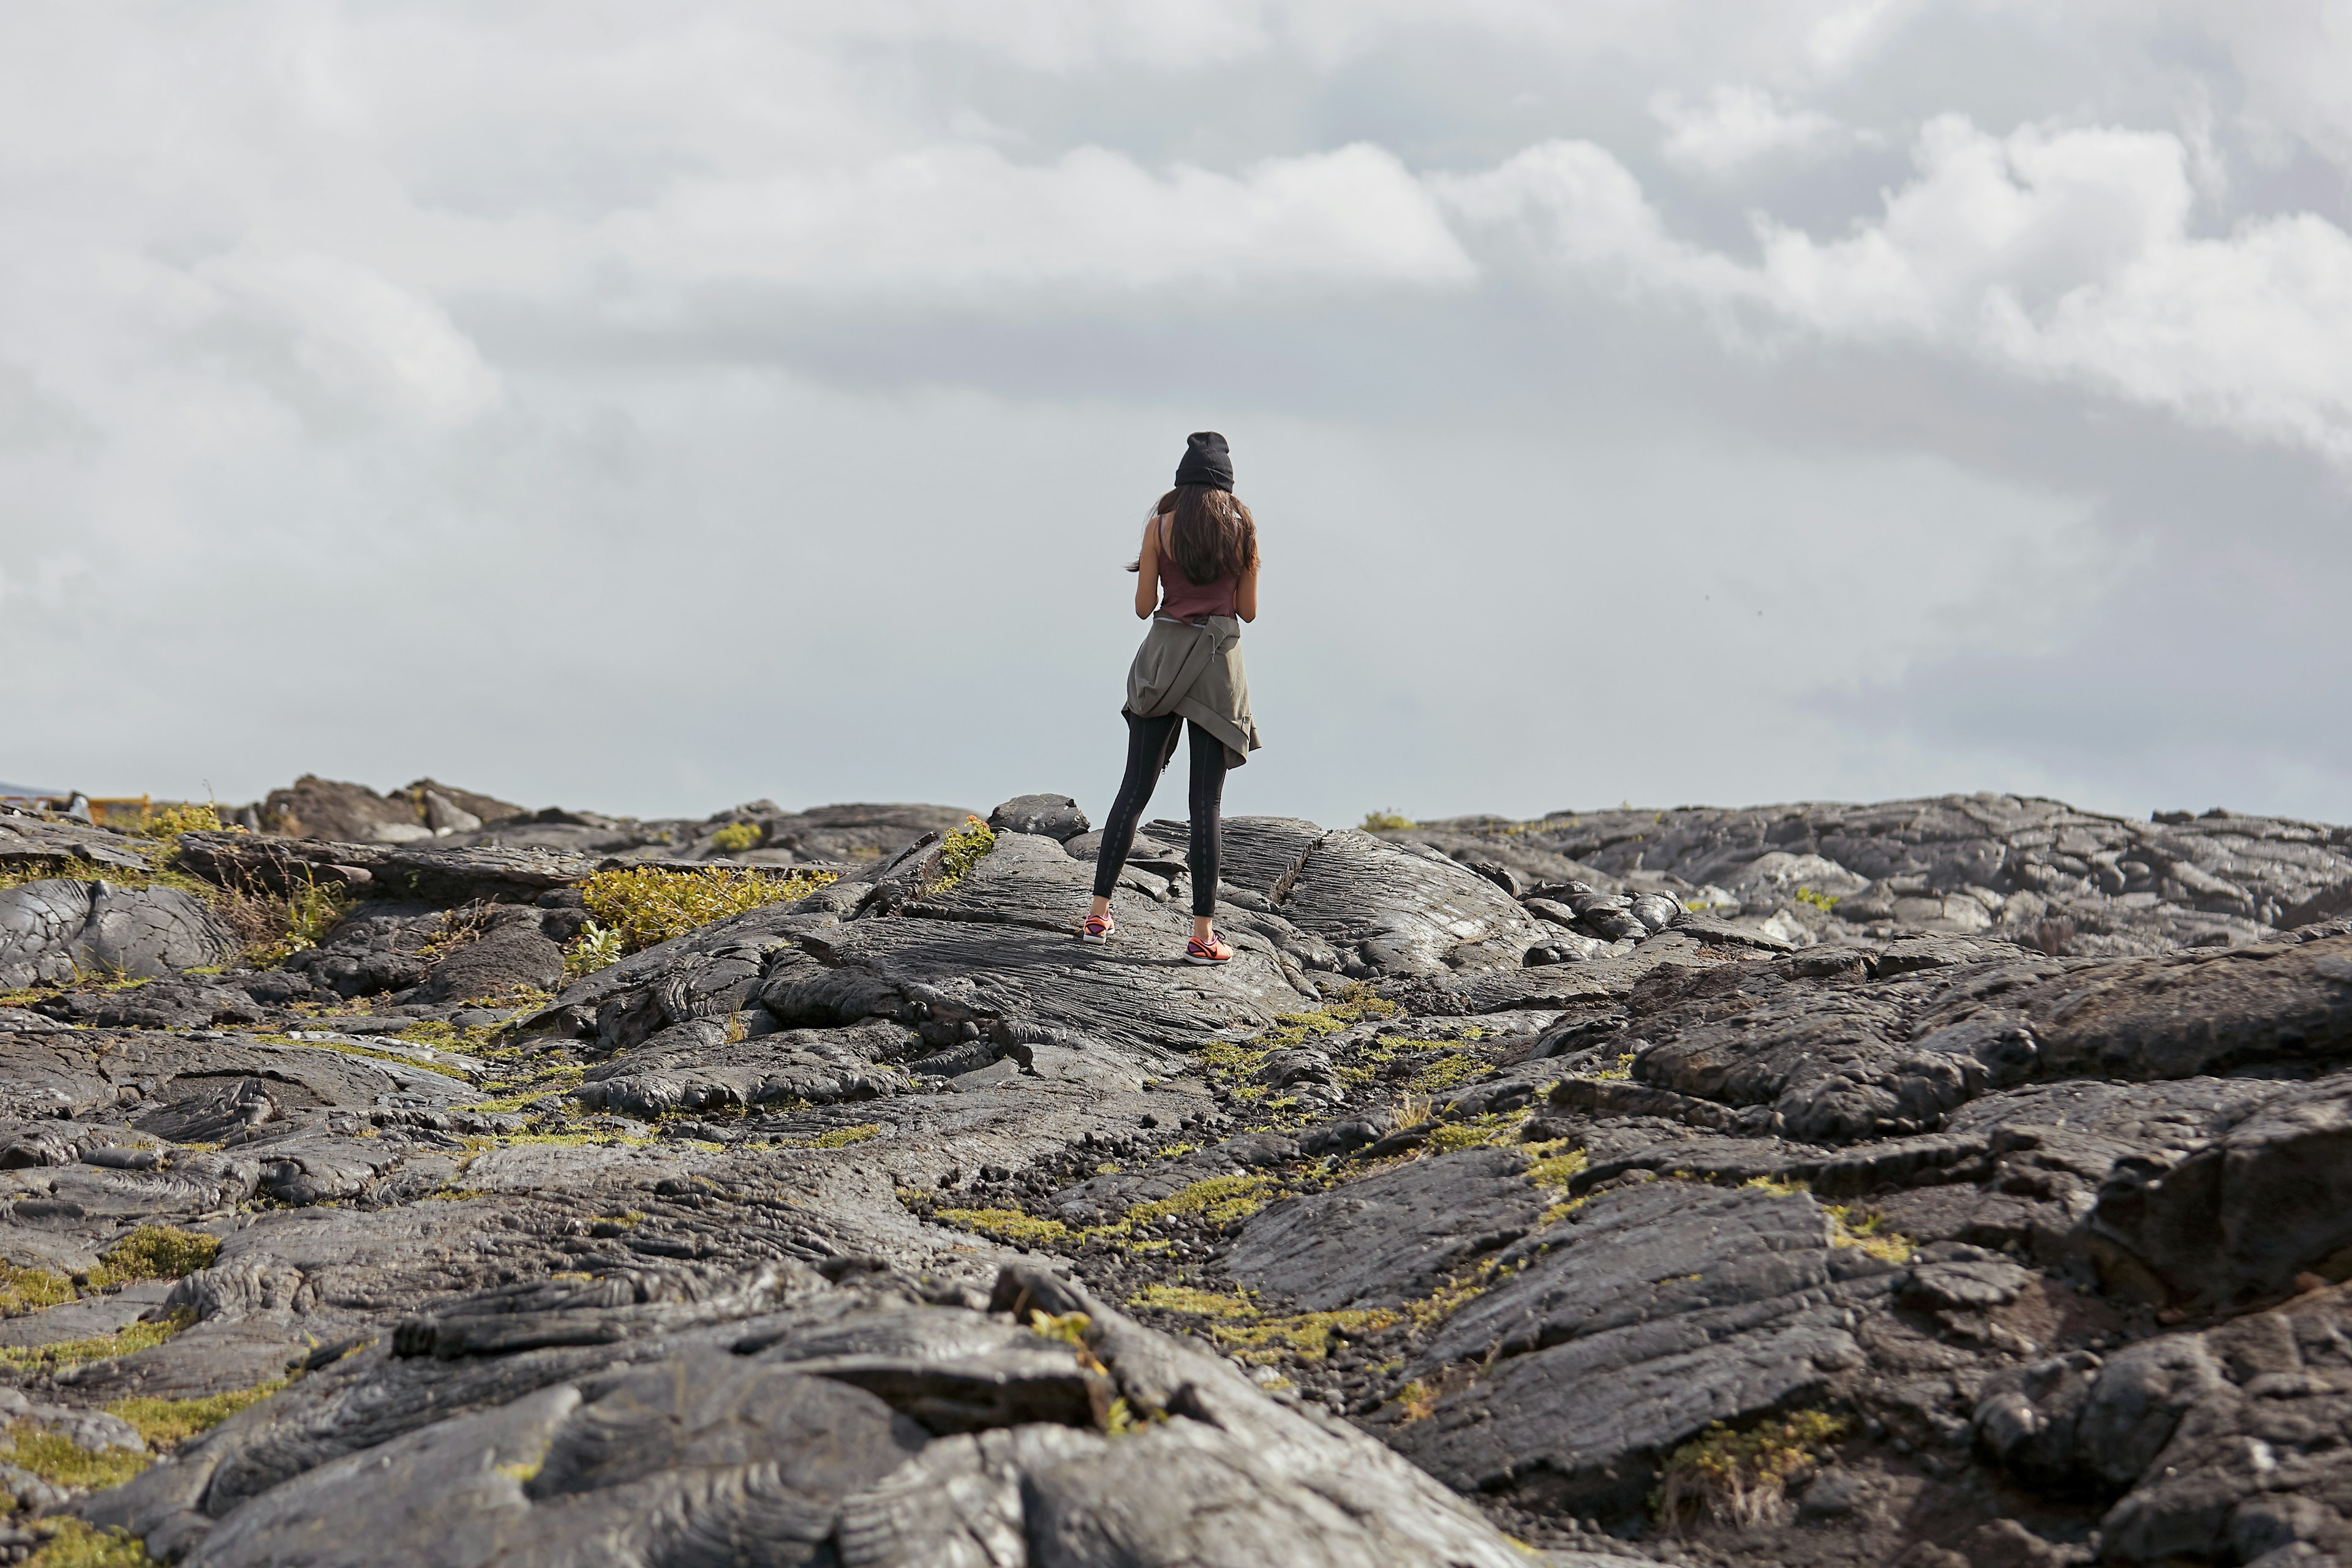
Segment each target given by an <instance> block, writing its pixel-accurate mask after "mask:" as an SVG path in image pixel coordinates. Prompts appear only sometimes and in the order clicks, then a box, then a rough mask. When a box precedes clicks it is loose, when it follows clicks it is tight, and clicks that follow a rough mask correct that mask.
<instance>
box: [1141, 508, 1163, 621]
mask: <svg viewBox="0 0 2352 1568" xmlns="http://www.w3.org/2000/svg"><path fill="white" fill-rule="evenodd" d="M1159 607H1160V519H1159V518H1158V517H1157V516H1153V517H1148V518H1146V519H1144V521H1143V548H1142V550H1141V551H1140V552H1138V553H1137V555H1136V557H1135V618H1136V619H1137V620H1139V621H1143V620H1150V618H1151V612H1152V611H1154V610H1156V609H1158V608H1159Z"/></svg>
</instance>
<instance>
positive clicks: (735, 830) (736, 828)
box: [710, 822, 760, 855]
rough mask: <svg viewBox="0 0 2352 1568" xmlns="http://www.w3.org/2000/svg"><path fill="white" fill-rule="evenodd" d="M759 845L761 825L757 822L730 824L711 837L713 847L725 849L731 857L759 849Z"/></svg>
mask: <svg viewBox="0 0 2352 1568" xmlns="http://www.w3.org/2000/svg"><path fill="white" fill-rule="evenodd" d="M759 843H760V825H759V824H758V823H756V822H730V823H729V824H728V825H727V826H724V827H722V828H720V829H719V831H718V832H716V833H714V834H712V835H711V836H710V845H711V847H712V848H714V849H723V850H725V851H726V852H727V853H728V854H730V855H740V854H741V853H742V852H743V851H744V850H746V849H752V848H757V847H759Z"/></svg>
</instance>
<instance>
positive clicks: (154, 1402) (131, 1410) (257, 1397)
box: [106, 1377, 287, 1447]
mask: <svg viewBox="0 0 2352 1568" xmlns="http://www.w3.org/2000/svg"><path fill="white" fill-rule="evenodd" d="M286 1381H287V1380H286V1379H284V1378H282V1377H273V1378H270V1379H269V1380H268V1381H267V1382H265V1383H257V1384H254V1385H253V1386H252V1387H251V1388H233V1389H231V1390H229V1391H228V1392H227V1393H226V1394H205V1395H203V1396H201V1397H199V1398H195V1399H149V1398H146V1397H144V1396H134V1397H132V1398H129V1399H118V1400H116V1401H115V1402H114V1403H113V1404H111V1405H108V1406H107V1407H106V1409H107V1413H108V1414H109V1415H120V1416H121V1417H122V1419H124V1420H125V1421H128V1422H130V1423H131V1425H132V1426H136V1427H138V1428H139V1435H140V1436H142V1437H144V1438H146V1439H147V1441H148V1442H150V1443H152V1444H153V1445H155V1446H156V1447H172V1446H173V1444H176V1443H182V1442H184V1441H186V1440H187V1439H188V1438H190V1437H193V1436H195V1435H196V1434H197V1433H199V1432H209V1431H211V1430H212V1429H213V1428H214V1427H215V1426H219V1425H220V1424H221V1423H222V1422H224V1421H226V1420H227V1419H228V1418H229V1417H230V1416H232V1415H236V1413H237V1412H238V1411H240V1410H242V1409H244V1408H245V1407H246V1406H247V1405H258V1404H260V1403H261V1402H262V1401H263V1400H265V1399H267V1398H268V1397H269V1396H270V1395H271V1394H275V1393H277V1392H278V1390H279V1389H281V1388H283V1387H285V1386H286Z"/></svg>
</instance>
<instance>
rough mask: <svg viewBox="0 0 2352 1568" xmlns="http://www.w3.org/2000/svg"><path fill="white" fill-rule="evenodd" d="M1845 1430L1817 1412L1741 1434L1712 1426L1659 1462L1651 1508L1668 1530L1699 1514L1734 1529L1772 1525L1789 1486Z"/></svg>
mask: <svg viewBox="0 0 2352 1568" xmlns="http://www.w3.org/2000/svg"><path fill="white" fill-rule="evenodd" d="M1845 1429H1846V1424H1845V1422H1844V1421H1843V1419H1842V1418H1841V1417H1838V1416H1835V1415H1830V1414H1829V1413H1828V1412H1827V1411H1822V1410H1800V1411H1797V1412H1795V1413H1794V1414H1793V1415H1781V1416H1774V1417H1771V1418H1769V1419H1767V1420H1765V1421H1762V1422H1759V1423H1758V1424H1757V1425H1756V1426H1752V1427H1749V1428H1748V1429H1747V1430H1746V1431H1733V1430H1732V1429H1730V1428H1729V1427H1727V1426H1724V1424H1723V1423H1722V1422H1720V1421H1718V1422H1716V1423H1715V1424H1714V1425H1712V1426H1708V1427H1707V1429H1706V1431H1705V1432H1702V1433H1701V1434H1699V1436H1696V1437H1694V1438H1692V1439H1691V1440H1690V1441H1689V1442H1687V1443H1685V1444H1684V1445H1683V1446H1682V1447H1679V1448H1676V1449H1675V1451H1674V1453H1673V1455H1672V1456H1671V1457H1670V1458H1668V1459H1667V1460H1666V1463H1665V1468H1664V1470H1663V1471H1661V1472H1660V1475H1659V1478H1658V1489H1657V1491H1656V1492H1655V1493H1654V1494H1653V1495H1652V1497H1651V1500H1650V1501H1651V1506H1652V1507H1653V1508H1654V1509H1656V1510H1657V1512H1658V1518H1659V1520H1660V1521H1661V1522H1663V1523H1665V1524H1668V1525H1677V1524H1681V1523H1684V1522H1685V1521H1688V1520H1690V1519H1692V1518H1694V1517H1696V1516H1697V1515H1699V1514H1702V1513H1704V1514H1706V1515H1709V1516H1712V1517H1713V1518H1715V1519H1717V1520H1719V1521H1722V1522H1724V1523H1727V1524H1731V1525H1736V1526H1738V1527H1739V1528H1741V1529H1749V1528H1753V1527H1755V1526H1758V1525H1763V1524H1772V1523H1777V1522H1779V1521H1780V1517H1781V1514H1782V1512H1783V1510H1784V1507H1785V1503H1786V1500H1787V1495H1788V1484H1789V1482H1790V1481H1791V1480H1794V1479H1797V1478H1798V1477H1800V1476H1802V1475H1804V1474H1806V1473H1808V1472H1809V1471H1811V1469H1812V1468H1814V1467H1815V1466H1817V1465H1818V1464H1819V1463H1820V1462H1821V1459H1822V1455H1823V1454H1824V1453H1825V1452H1826V1451H1827V1450H1828V1448H1829V1447H1830V1446H1831V1445H1832V1444H1834V1443H1835V1442H1836V1441H1837V1440H1838V1439H1839V1438H1840V1437H1842V1436H1844V1435H1845Z"/></svg>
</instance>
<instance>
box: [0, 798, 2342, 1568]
mask: <svg viewBox="0 0 2352 1568" xmlns="http://www.w3.org/2000/svg"><path fill="white" fill-rule="evenodd" d="M222 815H225V816H226V817H228V818H229V819H231V822H232V823H234V821H235V819H236V818H237V817H239V816H243V818H244V823H243V826H244V827H245V828H247V829H251V830H250V831H241V830H238V828H237V827H236V826H222V825H221V824H220V823H219V821H218V820H217V819H216V818H215V815H214V814H212V813H210V812H205V813H201V814H198V813H183V814H165V815H164V816H162V817H160V818H159V819H157V820H153V821H149V822H143V823H139V824H129V825H125V824H116V823H109V824H108V825H105V826H94V825H92V824H89V823H87V822H82V821H77V820H73V819H70V818H67V817H63V816H49V815H27V814H22V813H19V814H14V815H0V987H5V988H6V990H5V995H0V1257H5V1263H6V1268H5V1271H0V1306H5V1310H6V1314H7V1315H6V1316H5V1320H0V1406H5V1409H0V1421H5V1424H6V1425H5V1438H0V1441H5V1444H6V1447H5V1448H4V1449H0V1488H5V1490H6V1491H7V1492H8V1493H9V1495H10V1496H11V1497H12V1498H13V1499H14V1500H15V1505H16V1506H15V1510H14V1512H13V1513H12V1514H11V1515H10V1516H9V1517H8V1518H7V1519H6V1520H5V1521H0V1557H7V1558H11V1559H16V1560H21V1559H23V1558H25V1557H26V1556H27V1555H28V1554H36V1553H37V1560H38V1561H43V1562H47V1563H68V1562H70V1563H98V1562H113V1563H131V1562H137V1561H141V1560H142V1554H143V1558H144V1559H147V1560H165V1561H185V1562H187V1563H201V1564H223V1565H226V1564H240V1565H242V1564H250V1565H254V1568H259V1565H262V1564H362V1563H386V1564H390V1563H420V1562H422V1563H467V1564H488V1563H566V1564H572V1563H577V1564H583V1565H585V1564H591V1563H596V1564H602V1563H641V1564H648V1565H651V1564H661V1565H664V1568H669V1565H680V1568H683V1565H686V1564H702V1563H710V1564H720V1563H730V1564H731V1563H840V1564H850V1565H865V1564H908V1565H916V1564H926V1565H928V1564H952V1565H961V1564H971V1565H972V1568H983V1565H985V1568H1006V1565H1009V1564H1024V1563H1025V1564H1036V1565H1038V1568H1046V1565H1056V1568H1058V1565H1076V1564H1087V1565H1097V1564H1099V1565H1110V1564H1153V1565H1163V1564H1164V1565H1168V1568H1176V1565H1179V1564H1182V1565H1208V1564H1228V1563H1230V1564H1236V1565H1239V1564H1261V1563H1328V1564H1333V1565H1335V1568H1336V1565H1339V1564H1360V1563H1399V1564H1430V1565H1437V1564H1447V1565H1456V1564H1463V1565H1467V1564H1496V1565H1498V1568H1499V1565H1503V1564H1521V1563H1528V1562H1534V1561H1549V1562H1551V1563H1556V1564H1561V1565H1572V1568H1607V1565H1608V1564H1610V1563H1620V1564H1624V1563H1633V1562H1643V1561H1652V1560H1665V1561H1675V1562H1686V1563H1783V1564H1790V1565H1800V1564H1802V1565H1811V1564H1821V1565H1824V1568H1826V1565H1831V1564H1864V1563H1906V1564H1917V1565H1923V1568H1959V1565H1961V1564H1967V1565H1970V1568H2011V1565H2020V1568H2022V1565H2036V1568H2038V1565H2042V1564H2071V1563H2094V1562H2096V1563H2116V1564H2149V1565H2154V1564H2185V1563H2212V1564H2223V1563H2261V1564H2263V1565H2264V1568H2282V1565H2284V1564H2299V1563H2325V1562H2332V1561H2337V1560H2352V1523H2347V1521H2352V1441H2348V1440H2347V1439H2352V1285H2347V1280H2352V831H2347V829H2344V828H2336V827H2327V826H2318V825H2314V824H2307V823H2297V822H2285V821H2276V820H2271V819H2263V818H2249V817H2241V816H2231V815H2229V814H2226V813H2221V812H2210V813H2207V814H2205V815H2203V816H2189V815H2186V814H2168V815H2161V816H2158V817H2157V818H2155V819H2153V820H2149V821H2130V820H2124V819H2119V818H2114V817H2106V816H2094V815H2090V814H2086V813H2081V812H2077V811H2074V810H2072V809H2070V808H2068V807H2066V806H2063V805H2059V804H2057V803H2054V802H2050V801H2042V800H2030V799H2017V798H2012V797H2006V796H1993V795H1979V796H1952V797H1946V798H1943V799H1937V800H1921V801H1906V802H1895V803H1888V804H1885V805H1869V806H1852V805H1784V806H1772V807H1761V808H1755V809H1748V810H1714V809H1691V808H1685V809H1676V810H1669V811H1634V810H1631V809H1626V810H1619V811H1608V812H1597V813H1583V814H1559V815H1556V816H1550V817H1546V818H1543V819H1540V820H1538V821H1534V822H1510V821H1504V820H1500V819H1494V818H1465V819H1457V820H1454V821H1450V822H1443V823H1427V824H1419V825H1413V824H1407V823H1403V822H1402V821H1399V820H1396V819H1391V818H1375V819H1373V820H1372V821H1371V822H1370V823H1368V824H1367V827H1366V828H1365V829H1356V828H1337V829H1333V828H1326V827H1321V826H1316V825H1314V824H1312V823H1308V822H1304V821H1299V820H1296V819H1291V818H1281V817H1242V818H1235V819H1233V820H1231V821H1229V822H1228V824H1227V826H1226V843H1225V855H1224V868H1223V869H1224V876H1225V880H1224V881H1223V882H1222V883H1221V884H1220V886H1219V889H1218V898H1219V909H1218V921H1219V925H1220V929H1221V930H1222V931H1224V932H1225V934H1226V935H1227V936H1228V938H1229V940H1230V941H1231V942H1233V944H1234V947H1235V949H1236V950H1237V956H1236V958H1235V960H1234V963H1232V964H1230V965H1229V966H1226V967H1224V968H1222V969H1200V968H1193V967H1188V966H1185V965H1184V964H1182V963H1181V962H1180V961H1179V956H1178V955H1179V954H1180V953H1181V945H1182V939H1183V934H1184V932H1185V930H1186V919H1185V910H1186V907H1187V900H1188V898H1189V889H1186V888H1185V886H1184V880H1185V875H1186V874H1185V870H1184V866H1183V860H1182V856H1181V844H1182V841H1183V831H1182V827H1181V824H1174V823H1157V824H1151V825H1149V826H1147V828H1146V830H1145V837H1143V838H1142V839H1141V840H1139V844H1138V847H1137V854H1136V857H1135V858H1134V860H1133V861H1132V862H1131V863H1130V865H1129V868H1128V870H1127V871H1126V873H1125V875H1124V877H1123V879H1122V882H1121V888H1120V891H1119V893H1118V898H1117V900H1115V902H1116V913H1117V915H1118V921H1119V928H1120V929H1119V936H1118V941H1117V942H1115V943H1114V944H1113V945H1111V946H1109V947H1108V948H1092V947H1085V946H1082V945H1080V944H1078V943H1076V942H1074V941H1073V940H1072V921H1073V920H1074V918H1075V916H1076V914H1077V913H1078V912H1079V911H1080V910H1082V909H1083V905H1084V899H1085V894H1086V891H1087V885H1088V882H1089V880H1090V878H1091V873H1092V869H1093V868H1092V866H1091V864H1090V863H1089V862H1090V859H1091V857H1092V855H1093V853H1094V847H1095V841H1096V836H1095V835H1094V834H1092V833H1091V832H1090V831H1089V830H1088V829H1089V825H1088V823H1087V820H1086V818H1085V817H1084V816H1083V815H1081V814H1080V813H1079V812H1078V810H1077V809H1076V806H1075V805H1073V804H1072V803H1071V802H1070V801H1069V800H1067V799H1066V798H1065V797H1061V796H1055V795H1032V796H1024V797H1022V798H1021V799H1018V800H1014V801H1011V802H1007V803H1005V804H1004V805H1001V806H999V807H997V808H996V809H995V810H994V811H993V812H992V813H990V814H989V815H988V816H987V817H986V819H985V826H982V822H981V821H980V820H978V819H968V818H967V816H966V814H965V813H964V812H962V811H961V810H957V809H953V808H946V807H929V806H846V807H837V808H827V809H822V810H817V811H812V812H805V813H788V812H784V811H782V810H781V809H779V808H777V807H774V806H772V805H769V804H768V803H765V802H761V803H755V804H754V805H749V806H745V807H742V808H739V809H738V810H736V811H732V812H727V813H721V814H719V816H714V817H711V818H709V819H707V820H703V821H698V822H687V821H678V822H668V823H640V822H629V821H625V820H622V819H616V818H606V817H600V816H593V815H592V814H588V813H578V812H565V811H541V812H526V811H523V810H522V809H521V808H520V807H515V806H511V805H509V804H508V803H503V802H499V801H495V800H493V799H491V798H489V797H487V796H480V795H469V794H467V792H464V791H458V790H452V789H448V788H446V787H445V786H441V785H438V784H434V783H433V782H432V781H430V780H425V781H420V782H419V784H418V785H415V786H412V787H411V789H410V790H408V791H405V792H396V793H395V794H394V795H390V796H378V795H373V792H370V791H363V790H359V789H358V788H357V786H349V785H338V784H329V783H326V782H325V781H320V780H316V779H306V780H304V781H301V782H300V783H299V784H297V785H296V786H294V788H293V789H291V790H289V791H281V792H278V794H276V795H272V796H271V797H270V799H269V801H268V802H264V803H257V805H256V806H255V807H252V808H247V810H246V811H245V812H243V813H239V812H236V811H231V812H227V813H225V814H222Z"/></svg>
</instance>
